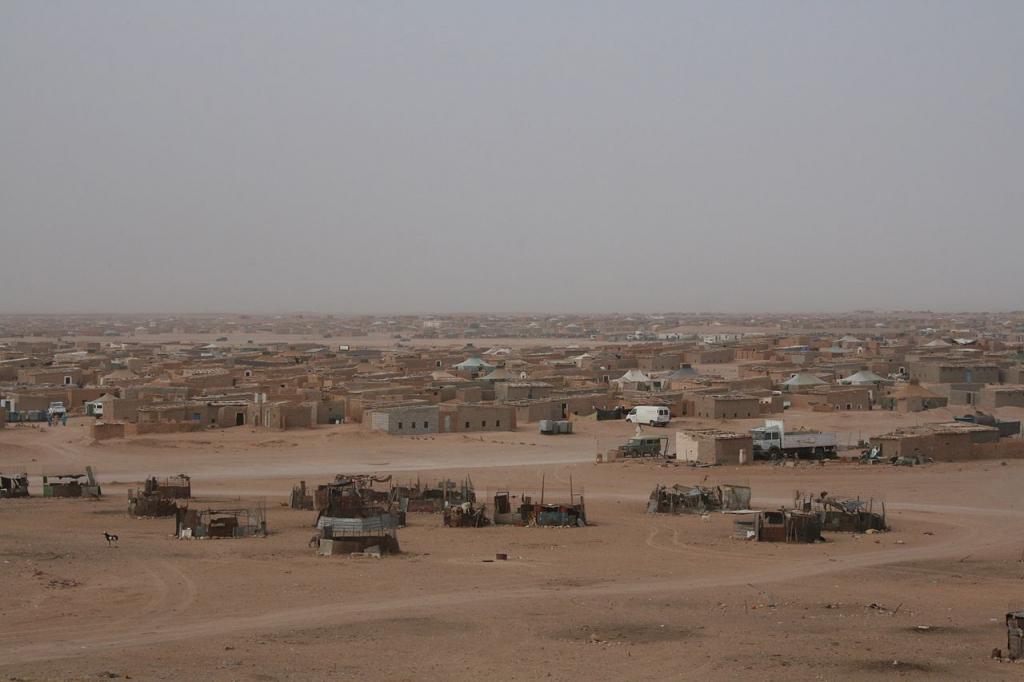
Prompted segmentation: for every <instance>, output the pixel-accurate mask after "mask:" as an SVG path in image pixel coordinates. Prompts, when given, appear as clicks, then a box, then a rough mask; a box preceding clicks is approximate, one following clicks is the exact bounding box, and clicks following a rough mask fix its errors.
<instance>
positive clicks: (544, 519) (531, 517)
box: [494, 477, 587, 528]
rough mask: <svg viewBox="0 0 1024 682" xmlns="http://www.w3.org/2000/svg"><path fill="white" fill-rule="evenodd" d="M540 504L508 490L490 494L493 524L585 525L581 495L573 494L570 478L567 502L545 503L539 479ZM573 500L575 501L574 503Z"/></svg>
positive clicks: (565, 526)
mask: <svg viewBox="0 0 1024 682" xmlns="http://www.w3.org/2000/svg"><path fill="white" fill-rule="evenodd" d="M540 491H541V492H540V502H539V503H538V502H534V501H533V498H532V497H531V496H528V495H525V494H523V495H519V496H518V499H519V504H518V505H517V506H516V504H515V500H516V499H517V496H516V495H512V494H511V493H510V492H509V491H508V490H500V491H498V492H497V493H495V494H494V524H495V525H513V526H551V527H564V528H575V527H580V528H582V527H584V526H586V525H587V508H586V505H585V503H584V501H583V493H582V492H579V493H577V492H574V491H573V488H572V477H570V478H569V502H568V503H545V501H544V479H543V478H542V479H541V488H540ZM577 498H578V499H579V502H577V501H576V500H577Z"/></svg>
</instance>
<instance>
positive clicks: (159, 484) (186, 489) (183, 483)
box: [143, 474, 192, 500]
mask: <svg viewBox="0 0 1024 682" xmlns="http://www.w3.org/2000/svg"><path fill="white" fill-rule="evenodd" d="M143 492H144V493H147V494H150V495H159V496H160V497H165V498H168V499H172V500H187V499H189V498H191V497H192V478H191V477H189V476H186V475H185V474H178V475H177V476H168V477H167V478H164V479H158V478H157V477H156V476H152V477H150V478H147V479H146V487H145V489H144V490H143Z"/></svg>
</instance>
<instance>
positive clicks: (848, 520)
mask: <svg viewBox="0 0 1024 682" xmlns="http://www.w3.org/2000/svg"><path fill="white" fill-rule="evenodd" d="M793 498H794V502H795V505H794V506H795V507H796V508H797V509H801V510H803V511H805V512H812V513H815V514H817V515H818V517H819V518H820V520H821V529H822V530H823V531H832V532H840V533H864V532H866V531H869V530H874V531H887V530H889V526H888V525H887V524H886V522H885V502H884V501H879V502H878V503H877V505H876V503H875V499H874V498H873V497H872V498H868V499H866V500H862V499H860V498H859V497H857V498H855V499H853V498H845V499H844V498H839V497H836V496H834V495H829V494H828V493H827V492H822V493H820V494H810V493H801V492H800V491H799V490H798V491H796V494H795V495H794V496H793Z"/></svg>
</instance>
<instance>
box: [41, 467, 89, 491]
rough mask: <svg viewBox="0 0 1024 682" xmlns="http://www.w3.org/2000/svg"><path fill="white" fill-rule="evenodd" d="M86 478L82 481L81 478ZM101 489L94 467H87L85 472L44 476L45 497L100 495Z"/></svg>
mask: <svg viewBox="0 0 1024 682" xmlns="http://www.w3.org/2000/svg"><path fill="white" fill-rule="evenodd" d="M83 478H84V479H85V483H82V481H81V480H80V479H83ZM102 494H103V492H102V491H101V490H100V486H99V484H97V483H96V478H95V477H94V476H93V473H92V467H85V473H84V474H48V475H45V476H43V497H100V496H102Z"/></svg>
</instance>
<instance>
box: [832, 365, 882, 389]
mask: <svg viewBox="0 0 1024 682" xmlns="http://www.w3.org/2000/svg"><path fill="white" fill-rule="evenodd" d="M888 382H889V380H888V379H886V378H885V377H880V376H878V375H877V374H875V373H874V372H872V371H871V370H870V369H862V370H861V371H859V372H856V373H854V374H851V375H850V376H848V377H846V378H845V379H840V380H839V383H841V384H852V385H854V386H867V385H870V384H878V383H888Z"/></svg>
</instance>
